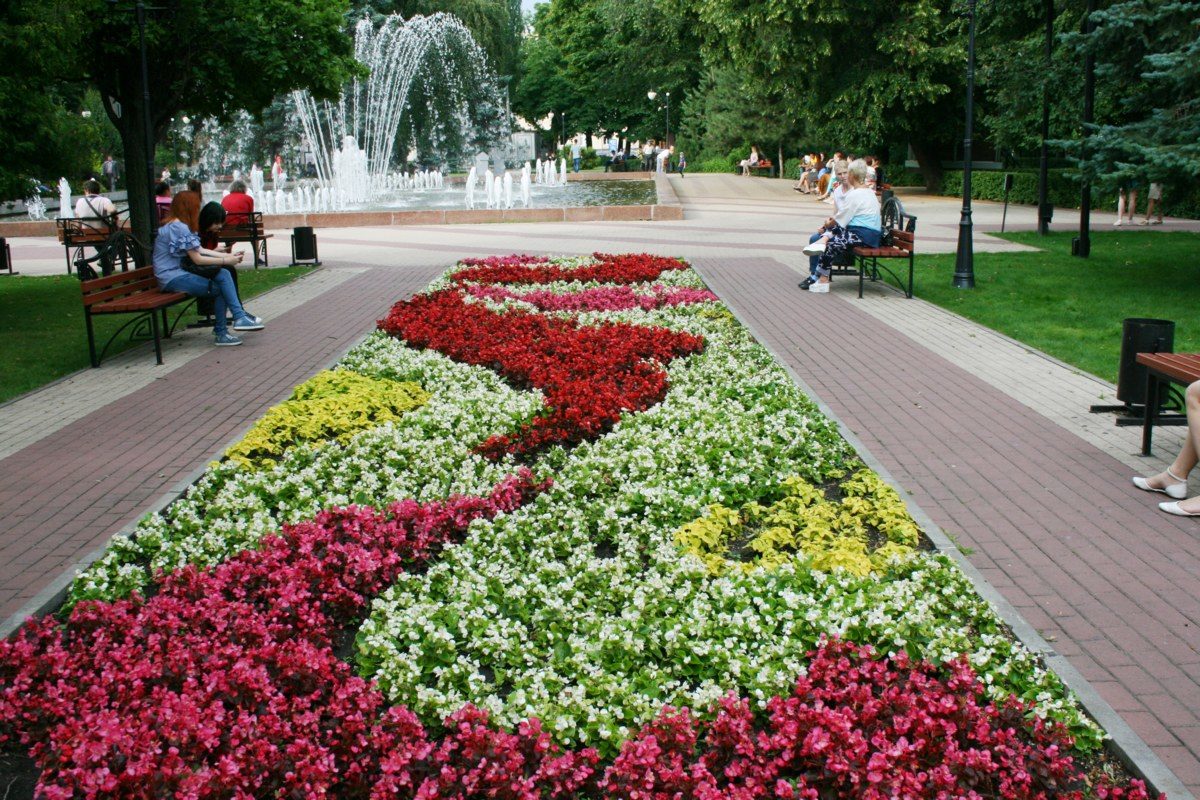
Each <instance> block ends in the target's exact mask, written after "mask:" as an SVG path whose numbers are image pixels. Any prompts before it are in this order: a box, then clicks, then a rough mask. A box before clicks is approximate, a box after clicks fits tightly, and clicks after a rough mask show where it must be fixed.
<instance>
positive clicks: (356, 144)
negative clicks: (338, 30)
mask: <svg viewBox="0 0 1200 800" xmlns="http://www.w3.org/2000/svg"><path fill="white" fill-rule="evenodd" d="M354 55H355V57H356V58H357V59H358V60H359V61H360V62H361V63H362V64H364V65H366V66H367V68H368V69H369V70H370V74H369V75H368V77H366V78H363V79H357V78H356V79H355V80H353V81H352V82H351V83H350V84H348V85H347V86H346V87H345V89H344V90H343V92H342V96H341V98H340V99H338V100H337V101H334V102H329V101H321V102H318V101H317V100H315V99H314V98H313V97H312V96H311V95H310V94H309V93H308V92H307V91H297V92H294V93H293V95H292V96H293V100H294V101H295V104H296V109H297V112H298V116H299V120H300V124H301V126H302V128H303V130H304V138H305V140H306V141H307V142H308V143H309V144H311V145H312V151H313V156H314V162H315V167H316V171H317V176H318V179H319V180H320V182H321V184H322V185H327V186H332V187H334V197H335V199H334V204H335V205H336V206H338V207H340V206H342V205H345V204H352V205H360V204H362V203H365V202H369V201H370V200H371V199H373V198H376V197H378V196H381V195H383V194H385V193H386V192H387V191H388V188H389V185H390V186H392V187H394V186H395V185H396V182H395V181H394V179H392V178H390V177H389V172H390V171H391V169H392V162H393V156H394V155H395V152H396V147H397V139H398V137H399V136H400V134H401V122H402V120H403V118H404V115H405V113H406V112H407V111H408V110H409V108H410V104H411V103H412V102H413V101H412V98H410V97H409V92H410V90H411V89H412V88H413V85H414V81H416V80H417V79H418V78H419V79H420V80H421V81H424V82H427V84H428V85H430V86H436V87H437V90H438V91H437V97H438V100H439V102H440V103H441V104H442V106H443V108H452V109H454V111H452V112H451V113H452V114H453V118H455V119H457V120H458V121H459V124H460V125H462V126H464V127H465V126H467V125H469V124H470V119H471V115H470V114H469V113H467V112H468V110H469V109H468V98H469V97H470V93H471V92H473V91H478V90H481V89H482V91H484V93H485V94H488V95H490V96H491V97H492V98H493V99H494V100H495V102H496V104H497V105H503V103H502V101H501V100H500V99H499V98H500V97H501V95H500V93H499V91H498V90H497V88H496V80H495V77H494V76H493V75H492V74H491V73H490V72H489V71H488V68H487V58H486V56H485V54H484V52H483V50H482V49H481V48H480V47H479V45H478V44H476V42H475V40H474V39H473V38H472V37H471V34H470V32H469V31H468V30H467V28H466V27H465V26H464V25H463V24H462V23H461V22H460V21H459V20H458V19H457V18H455V17H453V16H451V15H449V14H446V13H437V14H433V15H431V16H428V17H423V16H415V17H413V18H411V19H409V20H407V21H406V20H404V18H402V17H401V16H399V15H396V14H393V15H392V16H389V17H387V18H386V19H385V20H384V21H383V24H382V25H381V26H380V27H379V28H378V29H376V27H375V26H374V25H373V24H372V23H371V21H370V19H368V18H366V17H364V18H363V19H361V20H360V21H359V22H358V23H357V25H355V28H354ZM430 111H431V112H433V113H435V114H436V112H435V111H433V109H430ZM443 119H444V117H443ZM443 127H444V123H443ZM338 142H340V143H341V147H340V148H338V147H337V143H338ZM351 143H353V148H350V147H349V145H350V144H351ZM360 148H361V149H360ZM403 183H407V181H403ZM413 184H415V185H416V186H419V187H422V188H432V187H440V186H441V185H442V180H441V171H440V170H432V171H418V172H417V173H415V174H414V176H413Z"/></svg>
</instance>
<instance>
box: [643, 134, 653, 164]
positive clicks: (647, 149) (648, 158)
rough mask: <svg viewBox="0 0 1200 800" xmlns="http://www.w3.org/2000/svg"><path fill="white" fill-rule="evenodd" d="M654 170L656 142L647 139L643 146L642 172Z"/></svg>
mask: <svg viewBox="0 0 1200 800" xmlns="http://www.w3.org/2000/svg"><path fill="white" fill-rule="evenodd" d="M652 169H654V140H653V139H647V140H646V143H645V144H644V145H642V171H643V172H649V171H650V170H652Z"/></svg>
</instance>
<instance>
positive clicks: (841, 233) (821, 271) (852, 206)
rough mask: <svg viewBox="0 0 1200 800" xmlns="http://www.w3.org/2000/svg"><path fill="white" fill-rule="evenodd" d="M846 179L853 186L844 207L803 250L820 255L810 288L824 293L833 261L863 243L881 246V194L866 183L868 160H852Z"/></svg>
mask: <svg viewBox="0 0 1200 800" xmlns="http://www.w3.org/2000/svg"><path fill="white" fill-rule="evenodd" d="M846 181H847V184H848V186H849V189H848V190H847V191H846V194H845V197H844V198H843V199H842V204H841V207H840V208H838V210H837V211H836V212H834V215H833V216H832V217H830V218H829V219H828V220H826V221H825V231H826V232H825V233H824V234H822V236H821V238H820V239H818V240H817V241H815V242H812V243H811V244H809V245H808V246H807V247H805V248H804V250H803V251H802V252H803V253H804V254H805V255H806V256H813V255H815V256H819V258H818V260H817V276H818V277H817V282H816V283H813V284H811V285H809V287H808V291H810V292H815V293H817V294H821V293H825V292H828V291H829V274H830V272H831V271H832V268H833V262H834V261H835V260H836V259H837V258H838V256H840V255H841V254H842V253H845V252H846V251H847V250H852V249H854V248H855V247H857V246H858V245H860V244H865V245H866V246H868V247H878V246H879V238H880V236H881V235H882V233H883V221H882V220H881V219H880V216H879V198H878V197H876V196H875V192H874V191H872V190H870V189H868V188H866V187H865V186H864V185H863V184H864V183H866V181H867V164H866V162H864V161H863V160H862V159H861V158H859V159H855V160H854V161H851V162H850V166H849V168H848V169H847V170H846Z"/></svg>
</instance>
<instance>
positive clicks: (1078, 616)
mask: <svg viewBox="0 0 1200 800" xmlns="http://www.w3.org/2000/svg"><path fill="white" fill-rule="evenodd" d="M693 263H694V264H695V265H696V267H697V268H698V269H699V270H700V271H701V272H702V273H703V274H704V276H705V278H706V279H707V280H708V282H709V285H710V286H711V287H712V288H713V289H714V291H716V292H717V294H718V295H720V296H721V298H722V299H723V300H724V301H725V302H727V303H729V304H730V305H731V306H733V307H734V308H735V309H736V310H737V312H738V314H739V315H740V316H741V318H742V319H744V320H746V321H747V323H748V324H750V325H751V327H752V328H753V330H754V332H755V334H756V335H757V336H758V337H759V338H760V340H762V341H763V342H764V343H765V344H767V345H768V346H769V347H770V348H772V350H773V351H774V352H775V353H776V354H777V355H778V356H779V357H780V358H781V359H782V360H783V361H784V362H785V363H786V364H787V365H788V366H790V367H791V368H792V369H794V370H795V371H796V373H797V374H798V375H799V376H800V378H801V379H802V380H803V381H805V382H806V383H807V384H808V385H809V386H810V387H811V388H812V390H813V391H814V392H815V393H816V394H817V395H818V396H819V397H820V398H821V399H822V400H823V401H824V402H825V403H827V404H828V405H829V407H830V408H831V409H832V410H833V412H834V413H835V414H837V415H838V417H840V418H841V419H842V421H843V422H844V423H845V424H846V425H847V426H848V427H849V428H850V429H851V430H852V431H854V433H855V434H856V435H857V436H858V437H859V438H860V440H861V441H862V443H863V445H864V446H865V447H866V448H867V449H868V450H869V451H870V452H871V453H872V454H873V455H874V456H875V457H876V458H877V459H878V460H879V461H880V462H881V463H882V464H883V465H884V466H885V468H886V469H888V470H889V471H890V472H891V474H892V475H893V476H894V478H895V479H896V481H897V482H898V483H899V484H900V486H901V487H903V489H904V490H907V491H908V492H909V493H910V494H911V497H912V498H913V500H914V501H915V502H916V503H917V504H918V505H919V506H920V507H921V508H923V509H924V510H925V511H926V512H927V513H928V514H929V515H930V516H931V517H932V519H933V520H934V521H935V522H936V523H937V524H938V525H939V526H941V527H942V528H943V529H944V530H945V531H947V532H948V533H949V534H951V535H952V536H953V537H955V538H956V539H957V540H958V541H959V542H960V543H961V545H962V546H963V547H964V548H970V551H968V552H970V556H969V557H970V560H971V562H972V563H973V564H974V565H975V566H976V567H978V568H979V570H980V571H981V572H982V573H983V575H984V576H985V577H986V578H987V579H988V580H989V581H990V582H991V583H992V584H993V586H995V587H996V588H997V589H998V590H999V591H1000V592H1001V593H1002V594H1003V595H1004V597H1005V598H1006V599H1007V600H1008V601H1009V602H1011V603H1012V604H1013V605H1014V606H1015V607H1016V608H1017V609H1018V611H1019V612H1020V613H1021V614H1022V616H1023V617H1024V618H1025V619H1026V620H1027V621H1028V622H1029V623H1030V624H1032V625H1033V626H1034V627H1035V628H1036V629H1037V630H1038V631H1039V632H1040V633H1041V634H1042V635H1043V636H1044V637H1045V638H1046V639H1047V640H1048V641H1050V642H1051V643H1052V644H1053V646H1054V647H1055V649H1056V650H1057V651H1058V652H1059V653H1061V654H1062V655H1063V656H1065V657H1066V658H1068V660H1069V661H1070V662H1071V663H1072V664H1073V665H1074V666H1075V667H1076V668H1077V669H1078V670H1079V671H1080V672H1081V673H1082V674H1083V675H1084V677H1085V678H1087V679H1088V680H1089V681H1090V682H1091V683H1092V684H1093V685H1094V686H1095V687H1096V689H1097V690H1098V691H1099V692H1100V694H1101V696H1102V697H1104V699H1105V700H1107V701H1108V702H1109V703H1110V704H1111V705H1112V706H1113V707H1114V708H1115V709H1116V710H1117V711H1119V712H1121V715H1122V717H1124V718H1125V720H1126V721H1127V722H1128V723H1129V725H1130V726H1131V727H1132V728H1133V729H1134V731H1136V732H1137V733H1138V734H1139V735H1140V736H1141V737H1142V738H1143V739H1144V740H1145V741H1146V743H1147V744H1148V745H1150V746H1151V747H1152V748H1153V749H1154V750H1155V752H1156V753H1157V754H1158V755H1159V757H1160V758H1161V759H1162V760H1163V762H1164V763H1166V764H1167V766H1168V767H1170V768H1171V769H1172V770H1173V771H1174V772H1175V774H1176V775H1177V776H1178V777H1179V778H1180V780H1181V781H1183V783H1184V784H1185V785H1186V786H1187V787H1188V789H1189V790H1190V791H1191V792H1192V793H1193V794H1196V793H1200V593H1198V592H1197V591H1196V587H1197V578H1198V577H1200V523H1198V522H1197V521H1196V520H1190V519H1181V518H1176V517H1170V516H1168V515H1166V514H1163V513H1162V512H1160V511H1159V510H1158V509H1157V508H1156V505H1155V498H1154V497H1151V496H1150V495H1148V494H1146V493H1143V492H1139V491H1137V490H1136V489H1134V488H1133V487H1132V486H1131V485H1130V483H1129V476H1130V469H1129V467H1127V466H1126V465H1125V464H1122V463H1121V462H1120V461H1118V460H1117V459H1115V458H1114V457H1112V456H1111V455H1109V454H1108V453H1106V452H1104V451H1103V450H1101V449H1099V448H1098V447H1096V446H1094V445H1092V444H1090V443H1088V442H1086V441H1084V440H1083V439H1081V438H1079V437H1077V436H1076V435H1074V434H1073V433H1072V432H1071V431H1069V430H1067V429H1066V428H1063V427H1061V426H1060V425H1057V424H1055V423H1054V422H1053V421H1052V420H1050V419H1048V418H1047V417H1045V416H1043V415H1041V414H1039V413H1037V412H1036V411H1034V410H1033V409H1032V408H1030V407H1029V406H1027V405H1024V404H1022V403H1021V402H1019V401H1018V400H1016V399H1014V398H1013V397H1010V396H1008V395H1006V394H1002V393H1000V392H997V391H996V390H995V389H993V388H992V387H991V386H989V385H988V384H987V383H986V382H985V381H984V380H982V379H980V378H978V377H975V376H974V375H972V374H971V373H969V372H967V371H966V370H964V369H962V368H961V367H959V366H956V365H954V364H953V363H951V362H950V361H948V360H947V359H945V358H943V357H942V356H940V355H937V354H935V353H934V352H932V351H931V350H930V349H928V348H926V347H923V346H922V345H921V344H919V343H918V342H917V341H915V340H914V339H913V338H910V337H909V336H905V335H902V334H899V333H898V332H897V331H896V330H895V329H894V328H891V327H889V326H888V325H886V324H885V323H884V322H882V321H881V320H880V319H878V318H877V317H875V316H872V315H870V314H868V313H866V312H865V311H864V310H863V309H862V306H861V304H859V303H858V301H857V300H856V299H855V298H854V296H853V294H852V292H851V287H850V286H849V282H847V281H843V282H842V283H841V285H840V287H839V288H838V289H835V291H834V292H833V293H830V294H828V295H809V294H807V293H805V292H802V291H800V290H799V289H797V288H796V273H795V272H793V271H792V270H790V269H788V268H786V267H784V266H783V265H782V264H779V263H778V262H776V261H774V260H773V259H749V258H747V259H738V260H728V259H707V260H706V259H703V258H700V259H695V260H694V262H693ZM854 289H855V291H856V290H857V287H854ZM1012 379H1013V380H1014V381H1020V380H1022V376H1021V375H1020V374H1019V373H1015V374H1014V375H1013V376H1012ZM1158 499H1162V498H1161V497H1159V498H1158Z"/></svg>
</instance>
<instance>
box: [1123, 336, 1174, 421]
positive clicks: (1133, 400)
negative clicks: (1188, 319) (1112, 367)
mask: <svg viewBox="0 0 1200 800" xmlns="http://www.w3.org/2000/svg"><path fill="white" fill-rule="evenodd" d="M1173 352H1175V323H1174V322H1172V321H1171V320H1168V319H1143V318H1140V317H1131V318H1130V319H1127V320H1125V322H1124V327H1123V329H1122V333H1121V364H1120V369H1119V370H1118V372H1117V399H1118V400H1120V401H1121V402H1122V403H1125V404H1126V405H1132V406H1144V405H1145V404H1146V368H1145V367H1143V366H1142V365H1141V364H1139V363H1137V354H1138V353H1173Z"/></svg>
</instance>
